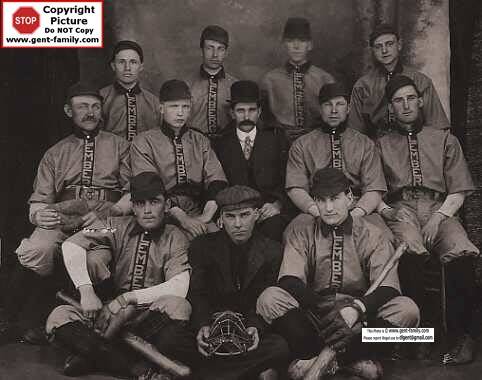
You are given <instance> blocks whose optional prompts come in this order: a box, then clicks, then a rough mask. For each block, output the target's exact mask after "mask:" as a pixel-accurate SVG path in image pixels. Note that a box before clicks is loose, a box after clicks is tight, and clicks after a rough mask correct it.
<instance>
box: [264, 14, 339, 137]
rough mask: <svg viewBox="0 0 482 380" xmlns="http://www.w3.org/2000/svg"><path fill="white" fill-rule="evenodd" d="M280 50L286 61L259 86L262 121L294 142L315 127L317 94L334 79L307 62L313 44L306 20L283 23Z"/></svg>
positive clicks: (265, 77)
mask: <svg viewBox="0 0 482 380" xmlns="http://www.w3.org/2000/svg"><path fill="white" fill-rule="evenodd" d="M283 46H284V48H285V50H286V53H287V54H288V61H287V62H286V64H285V65H284V66H281V67H278V68H276V69H274V70H272V71H270V72H268V73H267V74H266V75H265V76H264V77H263V79H262V82H261V89H262V97H263V113H264V114H263V117H264V119H265V122H266V124H267V125H273V126H274V127H279V128H282V129H283V130H284V131H285V132H286V135H287V137H288V138H289V140H290V142H293V141H294V140H295V139H296V138H297V137H299V136H301V135H304V134H306V133H308V132H309V131H311V129H312V128H313V126H314V125H316V124H318V122H319V120H320V112H319V105H318V99H317V98H318V93H319V91H320V89H321V87H323V85H324V84H326V83H331V82H334V79H333V77H332V76H331V75H330V74H329V73H327V72H326V71H324V70H323V69H321V68H319V67H317V66H315V65H313V64H312V63H311V62H310V61H309V58H308V55H309V52H310V51H311V50H312V49H313V41H312V38H311V27H310V23H309V22H308V20H306V19H305V18H299V17H292V18H289V19H288V20H287V21H286V24H285V27H284V31H283Z"/></svg>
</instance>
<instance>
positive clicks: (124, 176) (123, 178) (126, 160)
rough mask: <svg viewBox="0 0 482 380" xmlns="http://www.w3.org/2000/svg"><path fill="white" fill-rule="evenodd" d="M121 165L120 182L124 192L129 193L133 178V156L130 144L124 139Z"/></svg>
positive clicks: (120, 148)
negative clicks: (130, 182)
mask: <svg viewBox="0 0 482 380" xmlns="http://www.w3.org/2000/svg"><path fill="white" fill-rule="evenodd" d="M119 155H120V165H119V182H120V185H121V186H122V190H124V191H129V181H130V178H131V156H130V153H129V143H128V142H127V141H125V140H124V139H122V142H120V146H119Z"/></svg>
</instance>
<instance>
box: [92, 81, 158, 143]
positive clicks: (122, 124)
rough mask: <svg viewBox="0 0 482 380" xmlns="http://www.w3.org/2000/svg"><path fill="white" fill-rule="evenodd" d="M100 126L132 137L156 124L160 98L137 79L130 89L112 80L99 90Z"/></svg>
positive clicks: (126, 137) (128, 137)
mask: <svg viewBox="0 0 482 380" xmlns="http://www.w3.org/2000/svg"><path fill="white" fill-rule="evenodd" d="M100 94H101V95H102V97H103V98H104V102H103V105H102V117H103V129H104V130H106V131H109V132H112V133H114V134H116V135H117V136H120V137H123V138H125V139H126V140H127V141H132V139H133V138H134V136H136V135H137V134H138V133H140V132H143V131H146V130H148V129H151V128H156V127H157V126H158V125H159V120H160V119H159V118H160V114H159V99H157V97H156V96H155V95H154V94H152V93H151V92H149V91H147V90H145V89H143V88H141V87H140V85H139V83H137V84H136V85H135V86H134V87H132V88H131V89H130V90H127V89H126V88H125V87H123V86H121V85H120V84H119V83H117V82H115V83H114V84H111V85H109V86H107V87H104V88H102V89H101V90H100Z"/></svg>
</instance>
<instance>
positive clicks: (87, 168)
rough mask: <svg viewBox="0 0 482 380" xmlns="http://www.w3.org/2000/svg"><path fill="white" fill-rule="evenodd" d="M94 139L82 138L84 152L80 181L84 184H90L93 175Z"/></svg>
mask: <svg viewBox="0 0 482 380" xmlns="http://www.w3.org/2000/svg"><path fill="white" fill-rule="evenodd" d="M94 160H95V139H94V138H91V139H84V154H83V157H82V175H81V179H80V180H81V183H82V185H84V186H92V178H93V176H94Z"/></svg>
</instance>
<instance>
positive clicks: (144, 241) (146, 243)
mask: <svg viewBox="0 0 482 380" xmlns="http://www.w3.org/2000/svg"><path fill="white" fill-rule="evenodd" d="M150 246H151V240H150V239H148V238H147V234H146V233H143V234H141V235H140V236H139V240H138V241H137V247H136V253H135V256H134V267H133V268H132V280H131V290H136V289H142V288H144V282H145V279H146V272H147V260H148V259H149V247H150Z"/></svg>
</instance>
